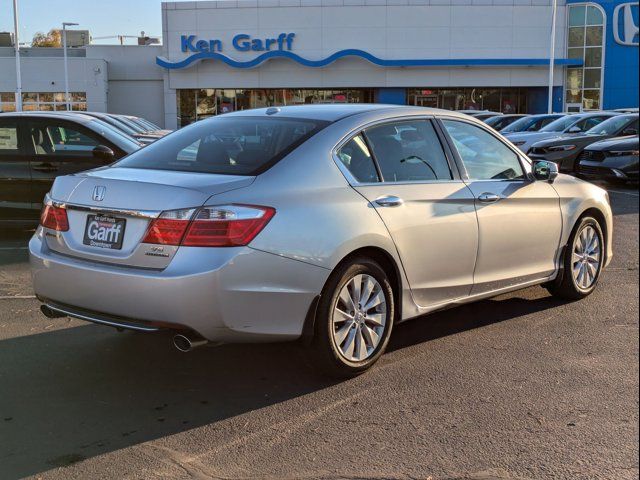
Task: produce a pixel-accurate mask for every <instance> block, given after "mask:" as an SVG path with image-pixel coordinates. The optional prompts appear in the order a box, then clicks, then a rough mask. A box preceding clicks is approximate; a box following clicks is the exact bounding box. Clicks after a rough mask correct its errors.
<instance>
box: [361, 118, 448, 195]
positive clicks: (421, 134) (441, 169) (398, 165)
mask: <svg viewBox="0 0 640 480" xmlns="http://www.w3.org/2000/svg"><path fill="white" fill-rule="evenodd" d="M365 135H366V136H367V140H369V143H370V144H371V148H372V150H373V155H374V157H375V159H376V161H377V162H378V165H379V167H380V172H381V173H382V178H383V181H385V182H412V181H413V182H415V181H434V180H451V179H452V178H453V176H452V175H451V170H450V168H449V162H448V161H447V157H446V156H445V154H444V151H443V149H442V145H441V143H440V140H439V139H438V135H437V134H436V131H435V129H434V128H433V124H432V123H431V122H430V121H428V120H412V121H402V122H394V123H387V124H384V125H380V126H376V127H371V128H369V129H367V130H366V132H365Z"/></svg>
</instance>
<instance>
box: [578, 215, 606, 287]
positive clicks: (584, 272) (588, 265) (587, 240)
mask: <svg viewBox="0 0 640 480" xmlns="http://www.w3.org/2000/svg"><path fill="white" fill-rule="evenodd" d="M600 243H601V242H600V237H599V235H598V232H596V229H595V228H594V227H593V226H592V225H586V226H585V227H584V228H583V229H582V231H581V232H580V233H579V234H578V235H576V239H575V241H574V245H573V254H572V255H571V266H572V270H573V279H574V280H575V283H576V286H577V287H578V288H579V289H581V290H588V289H589V288H591V287H592V286H593V284H594V283H595V281H596V279H597V278H598V273H599V271H600V262H601V257H602V248H601V245H600Z"/></svg>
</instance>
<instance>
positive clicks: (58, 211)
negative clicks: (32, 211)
mask: <svg viewBox="0 0 640 480" xmlns="http://www.w3.org/2000/svg"><path fill="white" fill-rule="evenodd" d="M40 225H42V226H43V227H46V228H50V229H51V230H57V231H59V232H66V231H67V230H69V219H68V218H67V210H66V209H65V208H61V207H55V206H53V205H45V206H44V208H43V209H42V214H41V215H40Z"/></svg>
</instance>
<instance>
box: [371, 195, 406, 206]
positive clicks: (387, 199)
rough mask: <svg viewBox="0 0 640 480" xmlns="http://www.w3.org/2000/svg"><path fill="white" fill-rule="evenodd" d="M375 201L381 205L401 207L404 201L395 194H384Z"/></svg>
mask: <svg viewBox="0 0 640 480" xmlns="http://www.w3.org/2000/svg"><path fill="white" fill-rule="evenodd" d="M375 202H376V203H377V204H378V205H380V206H381V207H399V206H400V205H402V204H403V203H404V201H403V200H402V199H401V198H400V197H396V196H395V195H384V196H382V197H378V198H376V200H375Z"/></svg>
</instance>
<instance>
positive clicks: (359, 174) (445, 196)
mask: <svg viewBox="0 0 640 480" xmlns="http://www.w3.org/2000/svg"><path fill="white" fill-rule="evenodd" d="M338 157H339V158H340V159H341V161H342V162H343V163H344V164H345V166H347V167H348V168H350V169H351V171H352V174H353V175H354V176H355V177H356V179H357V181H358V183H357V184H356V185H354V187H355V189H356V190H357V191H358V192H360V193H361V194H362V195H363V196H364V197H365V198H366V199H367V200H369V201H370V202H371V205H372V206H373V207H374V208H375V209H376V211H377V212H378V213H379V215H380V217H381V218H382V220H383V221H384V223H385V225H386V226H387V229H388V230H389V233H390V235H391V237H392V239H393V241H394V242H395V245H396V247H397V249H398V253H399V255H400V259H401V261H402V266H403V268H404V271H405V273H406V275H407V279H408V281H409V284H410V287H411V292H412V295H413V298H414V300H415V302H416V303H417V304H418V305H419V306H423V307H426V306H433V305H437V304H439V303H443V302H446V301H449V300H453V299H457V298H461V297H465V296H467V295H469V293H470V291H471V287H472V284H473V268H474V265H475V261H476V251H477V248H478V225H477V221H476V215H475V209H474V198H473V195H472V194H471V191H470V190H469V189H468V188H467V186H466V185H465V184H464V182H463V181H462V180H461V179H460V178H459V177H458V175H457V172H456V171H455V169H454V168H452V166H451V165H450V163H449V161H448V159H447V155H446V154H445V150H444V149H443V145H442V143H441V140H440V137H439V135H438V134H437V132H436V128H435V127H434V125H433V123H432V121H431V120H429V119H416V120H408V121H407V120H405V121H396V122H390V123H385V124H382V125H376V126H373V127H371V128H368V129H367V130H366V131H365V132H364V133H363V134H361V135H358V136H357V137H354V138H353V139H351V140H350V141H349V142H348V143H346V144H345V145H344V146H343V147H342V148H341V150H340V151H339V152H338Z"/></svg>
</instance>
